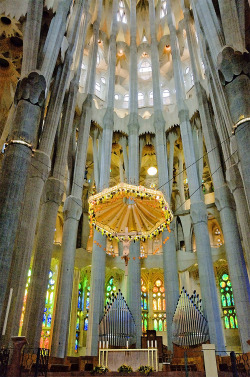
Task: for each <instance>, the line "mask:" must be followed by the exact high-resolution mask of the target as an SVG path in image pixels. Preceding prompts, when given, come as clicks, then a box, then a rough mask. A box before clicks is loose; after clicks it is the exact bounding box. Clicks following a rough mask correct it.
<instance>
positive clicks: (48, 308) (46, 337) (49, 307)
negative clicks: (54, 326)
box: [40, 271, 55, 348]
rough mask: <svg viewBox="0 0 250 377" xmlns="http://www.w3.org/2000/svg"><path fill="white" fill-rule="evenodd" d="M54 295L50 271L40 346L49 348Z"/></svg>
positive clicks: (52, 275) (52, 276)
mask: <svg viewBox="0 0 250 377" xmlns="http://www.w3.org/2000/svg"><path fill="white" fill-rule="evenodd" d="M54 297H55V280H54V272H53V271H50V272H49V282H48V288H47V292H46V298H45V308H44V313H43V323H42V333H41V338H40V348H49V343H50V331H51V322H52V314H53V308H54Z"/></svg>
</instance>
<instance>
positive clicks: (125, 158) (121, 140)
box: [120, 136, 128, 182]
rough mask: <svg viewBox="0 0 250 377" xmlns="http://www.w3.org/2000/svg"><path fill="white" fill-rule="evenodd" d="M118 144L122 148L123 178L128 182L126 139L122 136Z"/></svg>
mask: <svg viewBox="0 0 250 377" xmlns="http://www.w3.org/2000/svg"><path fill="white" fill-rule="evenodd" d="M120 144H121V146H122V154H123V162H124V168H125V177H126V181H127V182H128V153H127V137H126V136H122V137H121V138H120Z"/></svg>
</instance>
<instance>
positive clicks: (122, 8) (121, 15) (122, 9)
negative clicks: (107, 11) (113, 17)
mask: <svg viewBox="0 0 250 377" xmlns="http://www.w3.org/2000/svg"><path fill="white" fill-rule="evenodd" d="M117 21H118V22H122V23H124V24H126V23H127V22H128V21H127V16H126V13H125V4H124V2H123V1H119V9H118V12H117Z"/></svg>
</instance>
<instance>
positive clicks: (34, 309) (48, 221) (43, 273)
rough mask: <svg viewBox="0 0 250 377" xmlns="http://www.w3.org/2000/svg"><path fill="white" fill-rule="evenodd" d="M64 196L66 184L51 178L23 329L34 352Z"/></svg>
mask: <svg viewBox="0 0 250 377" xmlns="http://www.w3.org/2000/svg"><path fill="white" fill-rule="evenodd" d="M62 195H63V183H62V182H61V181H60V180H58V179H55V178H54V177H50V178H49V179H48V180H47V182H46V185H45V188H44V194H43V200H42V204H41V211H40V219H41V220H40V223H39V227H38V234H37V241H36V248H35V253H34V260H33V267H32V275H31V282H30V286H29V292H28V298H27V303H26V309H25V316H24V323H23V328H22V335H24V336H26V339H27V340H28V343H29V345H30V346H31V347H34V348H37V347H39V342H40V336H41V331H42V318H43V311H44V305H45V296H46V291H47V286H48V275H49V270H50V263H51V256H52V250H53V239H54V233H55V232H54V229H55V223H56V217H57V211H58V207H59V205H60V204H61V200H62ZM45 235H46V236H45Z"/></svg>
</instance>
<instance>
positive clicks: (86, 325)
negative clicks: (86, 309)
mask: <svg viewBox="0 0 250 377" xmlns="http://www.w3.org/2000/svg"><path fill="white" fill-rule="evenodd" d="M88 326H89V320H88V318H85V320H84V330H85V331H87V330H88Z"/></svg>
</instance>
